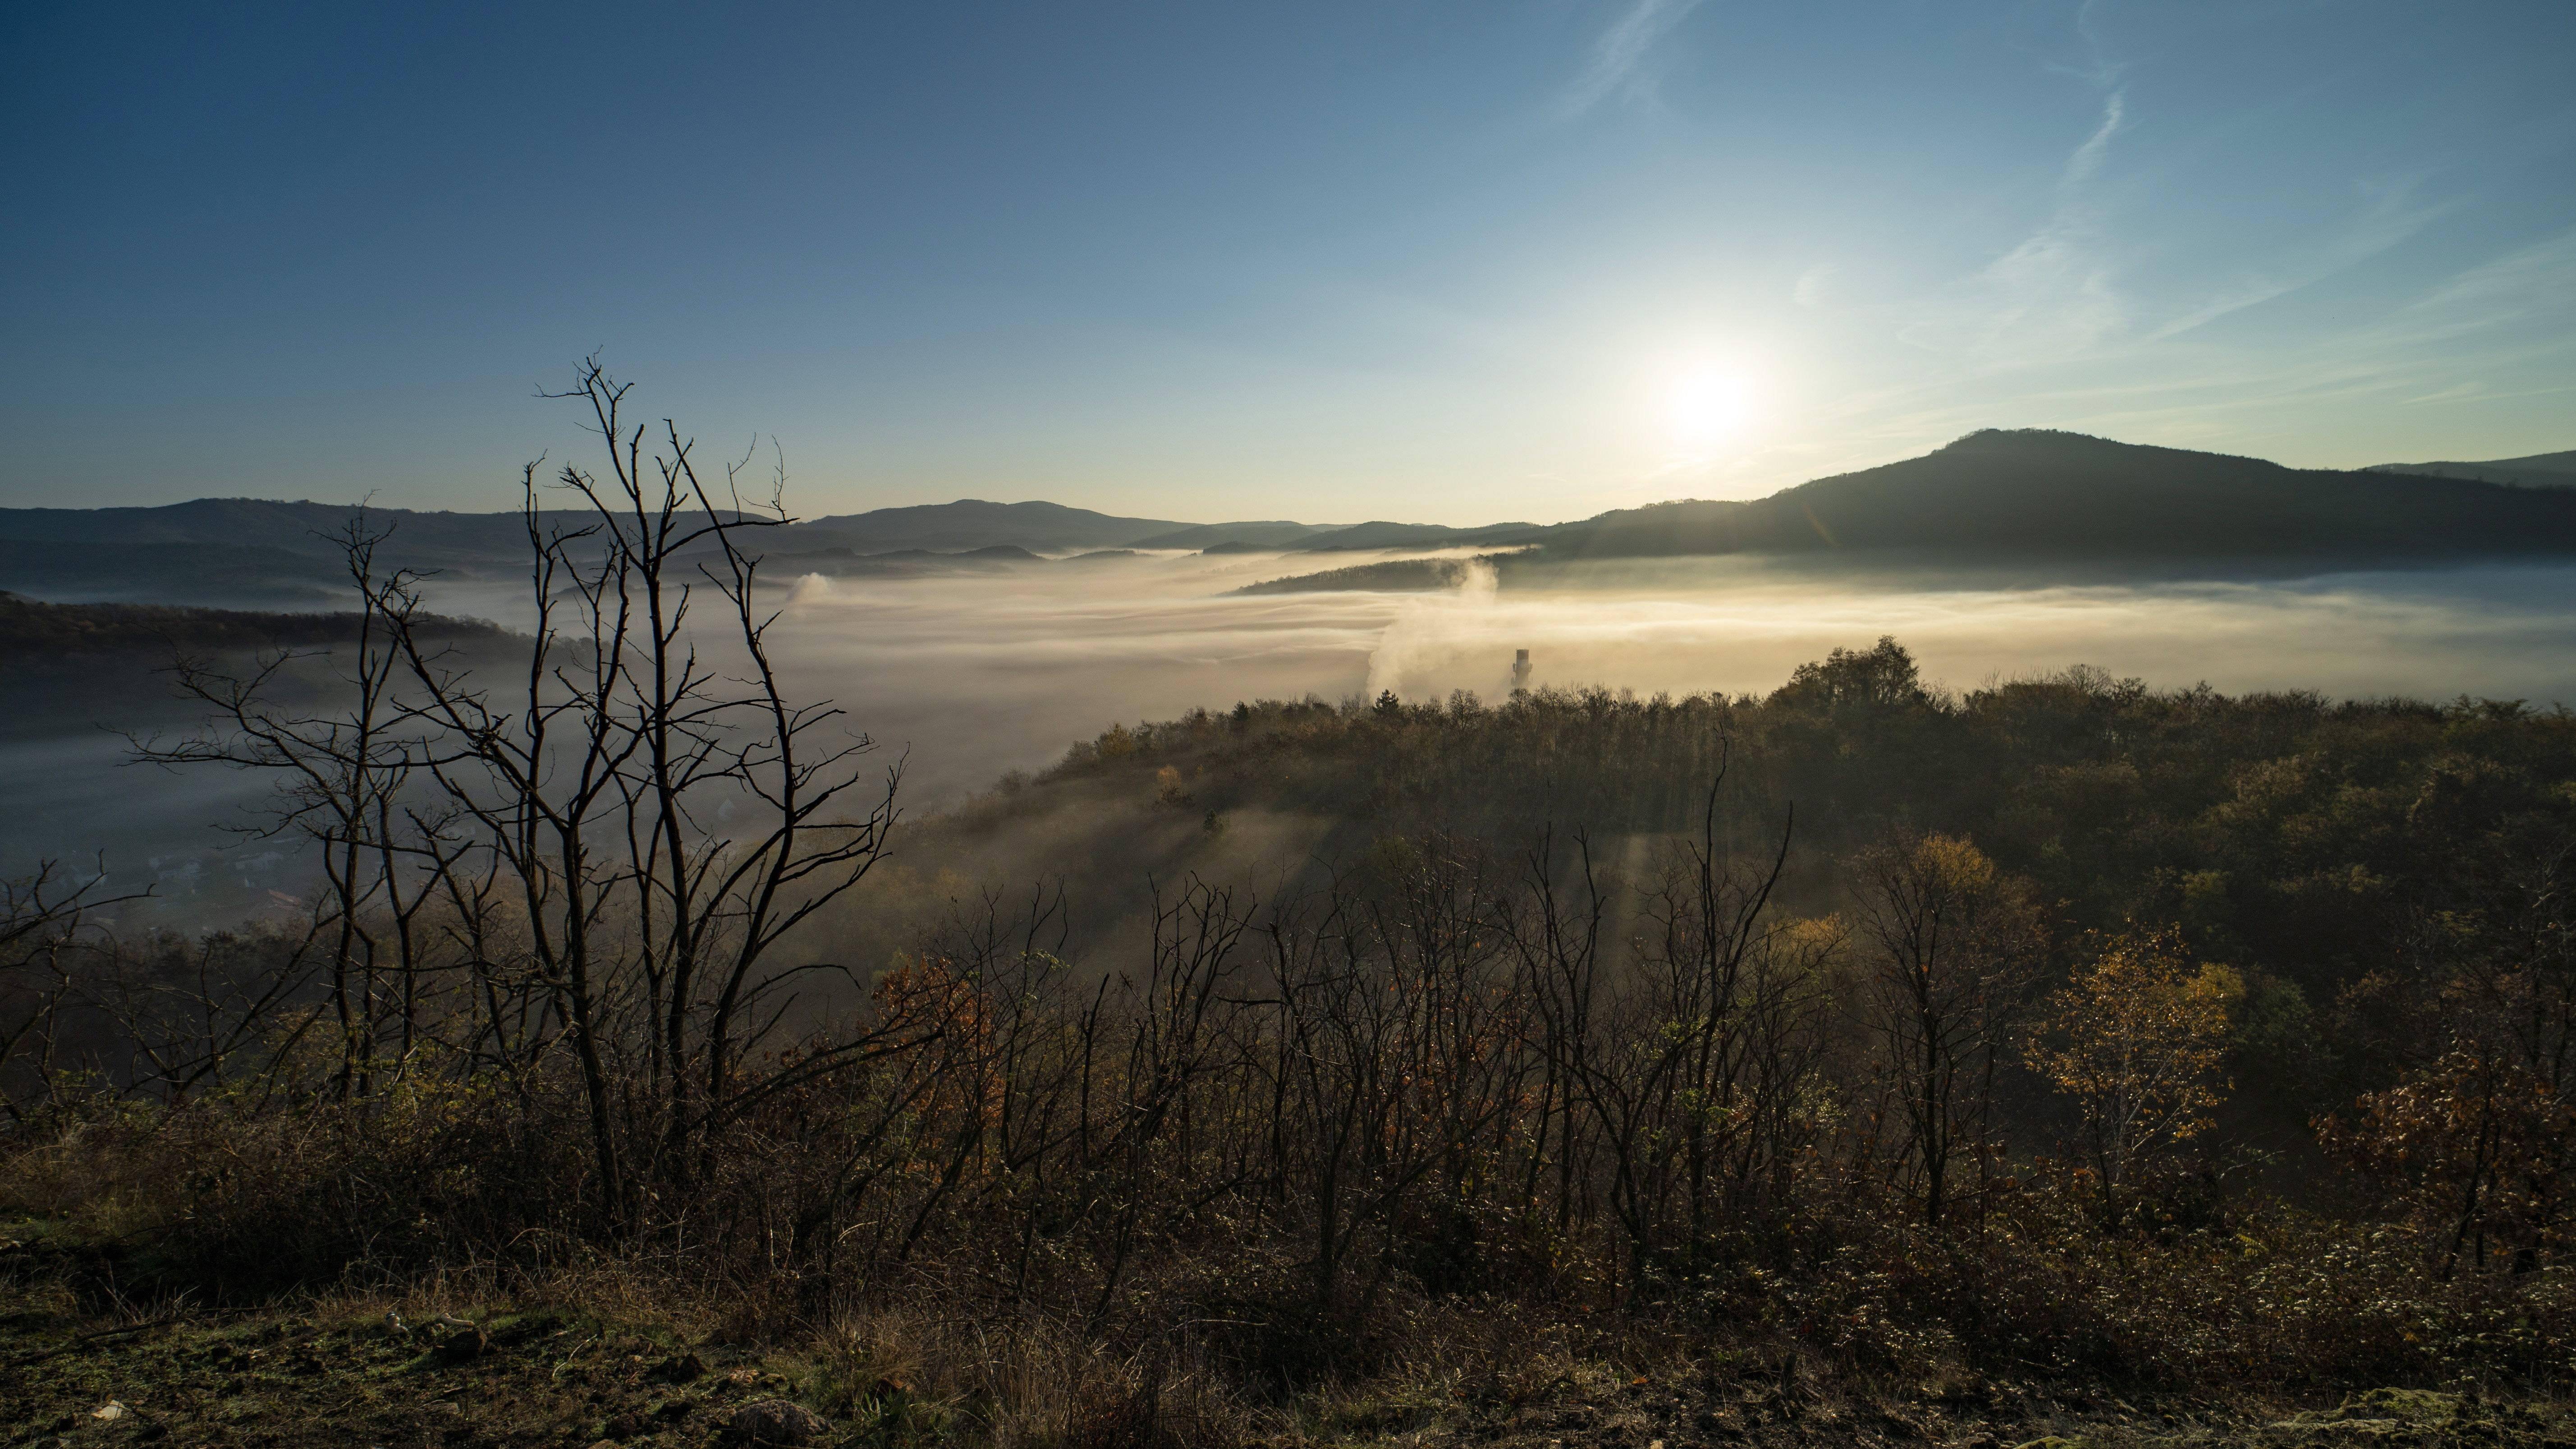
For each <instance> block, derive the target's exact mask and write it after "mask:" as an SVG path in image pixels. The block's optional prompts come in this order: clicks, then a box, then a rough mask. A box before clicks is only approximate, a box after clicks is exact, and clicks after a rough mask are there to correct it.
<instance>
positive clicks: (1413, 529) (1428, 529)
mask: <svg viewBox="0 0 2576 1449" xmlns="http://www.w3.org/2000/svg"><path fill="white" fill-rule="evenodd" d="M1567 526H1569V527H1572V526H1577V525H1567ZM1546 532H1547V530H1546V529H1544V528H1542V527H1541V526H1540V525H1538V524H1535V523H1489V524H1486V525H1484V526H1483V527H1481V528H1448V527H1444V526H1443V525H1441V524H1437V523H1387V522H1384V521H1379V522H1373V523H1361V524H1355V525H1353V526H1351V527H1349V528H1337V529H1334V530H1332V531H1331V532H1329V533H1319V534H1317V535H1315V536H1314V537H1312V538H1309V539H1306V540H1304V541H1303V542H1301V543H1299V544H1298V545H1297V546H1296V549H1297V552H1299V553H1340V552H1348V551H1351V550H1355V549H1376V548H1461V547H1474V546H1477V545H1483V544H1511V543H1534V542H1537V541H1539V540H1540V539H1541V538H1542V537H1543V536H1544V535H1545V534H1546Z"/></svg>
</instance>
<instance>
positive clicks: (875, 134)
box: [0, 0, 2576, 522]
mask: <svg viewBox="0 0 2576 1449" xmlns="http://www.w3.org/2000/svg"><path fill="white" fill-rule="evenodd" d="M0 67H5V70H0V111H5V126H0V156H5V164H6V171H5V182H6V186H7V195H8V197H9V204H8V206H7V208H6V211H5V218H6V219H5V222H0V308H5V312H0V315H4V316H5V318H6V325H5V329H0V426H5V428H6V430H7V452H6V460H7V461H6V469H7V471H6V474H5V483H0V502H5V503H8V504H14V505H32V504H52V505H73V506H81V505H94V504H107V503H157V502H168V501H174V500H177V499H182V498H189V497H196V496H202V495H208V494H217V495H244V494H247V495H258V496H278V497H312V498H324V499H348V498H356V497H359V496H362V495H366V494H373V495H374V496H375V497H376V498H377V499H378V500H380V501H381V502H384V503H388V504H396V505H402V506H411V507H433V508H434V507H452V508H478V509H479V508H492V507H506V506H509V504H510V503H511V501H512V494H511V489H512V487H513V484H514V480H515V477H516V473H517V466H518V464H519V463H520V462H522V461H524V460H525V459H526V458H528V457H530V456H533V455H534V454H536V453H537V452H539V451H542V450H548V449H552V450H554V452H555V455H556V456H562V455H563V454H564V452H565V451H566V450H567V449H569V448H572V447H575V446H577V445H578V441H579V440H578V436H577V435H576V434H574V433H572V432H571V431H570V429H569V428H568V426H567V424H568V421H569V420H568V418H567V417H566V416H565V415H563V414H562V413H561V411H560V409H559V406H556V405H548V404H544V403H541V402H539V401H537V400H535V399H534V398H533V396H532V394H533V392H534V391H535V389H536V388H537V386H538V385H539V384H542V383H547V382H553V381H558V380H560V379H562V378H563V377H565V376H567V375H568V373H569V368H570V365H571V363H572V362H573V361H574V360H575V359H577V358H578V357H579V356H580V355H581V354H583V353H584V352H586V351H588V350H590V349H592V348H600V349H603V350H604V354H605V357H606V360H607V361H608V362H609V364H610V365H611V366H612V367H613V368H615V369H616V370H618V371H620V372H622V373H623V374H625V375H627V376H628V377H630V378H631V379H632V380H634V381H635V382H636V383H638V385H639V400H640V401H641V402H642V403H643V404H644V405H645V406H646V407H647V408H648V409H649V410H651V411H652V412H653V413H655V414H657V415H658V414H660V413H664V412H668V413H673V414H676V415H677V416H678V417H680V419H681V420H682V421H683V422H684V423H685V424H687V425H689V426H690V428H691V429H692V430H693V431H694V432H695V433H696V434H697V435H698V436H700V437H701V438H703V439H705V440H706V442H707V446H708V447H709V448H711V449H713V448H719V447H722V448H732V449H739V448H740V447H741V446H742V445H743V444H744V443H745V442H746V441H747V440H748V439H749V438H750V437H751V436H752V435H753V434H754V433H755V432H757V433H759V434H761V435H764V436H767V435H775V436H777V437H778V439H779V440H780V443H781V446H782V447H783V448H784V450H785V453H786V457H787V460H788V462H789V465H790V468H791V471H792V473H793V475H794V479H795V481H794V484H793V488H794V492H793V493H792V495H791V502H792V503H793V504H794V505H795V506H796V508H797V510H798V511H799V512H801V513H804V514H806V515H808V516H813V515H818V514H825V513H837V512H847V511H853V510H857V509H862V508H868V507H875V506H881V505H885V504H894V503H917V502H927V501H938V500H944V499H948V498H954V497H959V496H975V497H986V498H1002V499H1021V498H1052V499H1056V500H1058V501H1062V502H1067V503H1075V504H1080V505H1084V506H1089V507H1095V508H1101V509H1105V510H1109V511H1113V512H1121V513H1134V514H1142V515H1149V516H1156V517H1172V518H1188V519H1219V518H1236V517H1296V518H1304V519H1310V520H1324V521H1353V520H1357V519H1361V518H1370V517H1395V518H1406V519H1420V520H1426V521H1445V522H1470V521H1486V520H1491V519H1497V518H1531V519H1543V520H1552V519H1557V518H1566V517H1579V516H1583V515H1586V514H1590V513H1593V512H1597V511H1599V510H1600V509H1602V508H1607V507H1614V506H1624V505H1630V504H1635V503H1639V502H1644V501H1649V500H1652V499H1657V498H1666V497H1677V496H1700V497H1724V496H1743V495H1751V494H1759V493H1763V492H1768V491H1770V490H1771V489H1773V488H1775V487H1778V486H1781V485H1783V484H1786V483H1791V482H1796V481H1798V480H1800V479H1803V478H1807V477H1812V476H1817V475H1820V474H1825V473H1830V472H1834V471H1839V470H1842V469H1845V468H1850V467H1855V466H1863V465H1867V464H1872V463H1878V462H1884V461H1887V460H1889V459H1893V458H1898V457H1904V456H1908V455H1910V454H1913V453H1917V452H1921V451H1924V450H1925V449H1927V448H1930V447H1934V446H1937V445H1939V444H1940V443H1942V442H1944V441H1947V440H1948V439H1949V438H1951V437H1955V436H1957V435H1958V434H1960V433H1963V432H1966V431H1969V430H1971V429H1974V428H1977V427H1983V426H2049V427H2067V428H2075V429H2079V430H2082V431H2087V432H2095V433H2101V434H2105V435H2107V436H2112V437H2118V438H2124V439H2128V440H2131V441H2138V442H2157V443H2168V444H2174V445H2178V446H2189V447H2205V448H2213V449H2218V450H2222V451H2230V452H2242V453H2253V454H2258V455H2261V456H2266V457H2273V458H2278V459H2280V460H2282V461H2284V462H2291V463H2297V464H2304V465H2314V466H2326V465H2355V464H2362V463H2370V462H2378V461H2388V460H2396V459H2425V458H2461V457H2502V456H2510V455H2517V454H2523V453H2531V452H2538V451H2554V450H2558V449H2564V448H2571V447H2576V89H2571V87H2570V86H2569V84H2568V76H2569V75H2570V74H2571V73H2576V5H2570V4H2568V3H2565V0H2530V3H2460V4H2452V5H2443V6H2427V5H2423V4H2420V3H2394V0H2390V3H2380V0H2367V3H2365V0H2301V3H2269V0H2224V3H2217V0H2210V3H2202V0H2165V3H2156V4H2145V3H2131V4H2112V3H2095V4H2063V3H2019V0H2015V3H1974V0H1946V3H1930V0H1896V3H1862V0H1807V3H1801V4H1796V5H1781V4H1762V5H1755V4H1748V3H1742V0H1609V3H1588V0H1586V3H1577V0H1476V3H1455V4H1431V3H1415V0H1372V3H1359V4H1336V3H1323V0H1317V3H1308V4H1300V5H1261V6H1255V5H1238V4H1208V3H1198V4H1177V5H1156V4H1145V3H1132V4H1131V3H1122V4H1116V5H1062V4H1056V5H1028V6H1000V5H976V4H967V3H961V4H956V5H941V6H893V5H869V6H848V5H840V6H814V7H796V6H761V5H741V6H726V7H667V8H664V7H654V6H649V5H635V4H629V5H620V6H614V7H609V6H601V7H597V8H595V9H588V10H585V9H582V8H579V7H575V6H570V5H540V6H508V7H503V6H491V7H483V6H474V5H466V4H443V5H436V6H402V5H366V6H345V5H334V6H324V5H315V6H311V7H304V8H297V7H279V6H260V5H245V6H238V7H213V6H201V5H189V6H177V7H151V6H122V7H103V6H80V7H72V6H57V5H43V4H22V5H17V6H12V7H9V8H8V9H7V12H6V14H5V16H0Z"/></svg>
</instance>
